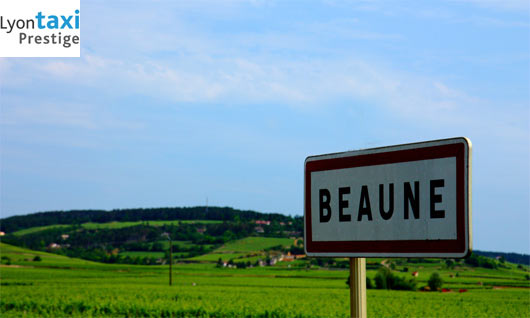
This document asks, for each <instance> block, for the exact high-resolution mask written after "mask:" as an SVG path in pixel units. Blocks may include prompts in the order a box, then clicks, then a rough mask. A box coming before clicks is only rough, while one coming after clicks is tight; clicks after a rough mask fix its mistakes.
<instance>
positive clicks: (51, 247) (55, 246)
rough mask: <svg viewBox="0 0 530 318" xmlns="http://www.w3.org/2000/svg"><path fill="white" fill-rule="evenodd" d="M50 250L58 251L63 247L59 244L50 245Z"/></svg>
mask: <svg viewBox="0 0 530 318" xmlns="http://www.w3.org/2000/svg"><path fill="white" fill-rule="evenodd" d="M48 248H49V249H58V248H61V245H59V244H57V243H50V245H48Z"/></svg>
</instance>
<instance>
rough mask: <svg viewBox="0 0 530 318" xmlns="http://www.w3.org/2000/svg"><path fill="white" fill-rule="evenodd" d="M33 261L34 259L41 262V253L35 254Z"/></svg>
mask: <svg viewBox="0 0 530 318" xmlns="http://www.w3.org/2000/svg"><path fill="white" fill-rule="evenodd" d="M33 261H34V262H40V261H42V258H41V257H40V256H39V255H37V256H35V257H34V258H33Z"/></svg>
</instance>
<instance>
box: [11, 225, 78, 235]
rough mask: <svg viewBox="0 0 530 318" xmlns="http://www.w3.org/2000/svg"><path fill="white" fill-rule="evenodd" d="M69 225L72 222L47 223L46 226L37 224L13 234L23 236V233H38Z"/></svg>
mask: <svg viewBox="0 0 530 318" xmlns="http://www.w3.org/2000/svg"><path fill="white" fill-rule="evenodd" d="M69 226H71V225H70V224H54V225H46V226H37V227H31V228H29V229H23V230H20V231H16V232H13V233H11V234H13V235H15V236H22V235H27V234H32V233H37V232H40V231H44V230H49V229H55V228H61V227H69Z"/></svg>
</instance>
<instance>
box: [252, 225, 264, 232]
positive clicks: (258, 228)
mask: <svg viewBox="0 0 530 318" xmlns="http://www.w3.org/2000/svg"><path fill="white" fill-rule="evenodd" d="M254 231H256V233H265V230H264V229H263V228H262V227H261V226H256V227H255V228H254Z"/></svg>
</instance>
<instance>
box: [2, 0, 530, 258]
mask: <svg viewBox="0 0 530 318" xmlns="http://www.w3.org/2000/svg"><path fill="white" fill-rule="evenodd" d="M529 10H530V8H529V4H528V2H527V1H428V2H418V1H415V2H412V1H410V2H408V1H320V2H317V1H183V2H177V1H163V0H160V1H82V4H81V42H82V48H81V58H20V59H15V58H4V59H0V106H1V109H0V114H1V116H0V124H1V157H0V159H1V183H0V194H1V197H0V209H1V216H2V217H7V216H10V215H15V214H26V213H31V212H37V211H47V210H68V209H113V208H133V207H160V206H195V205H204V204H205V201H206V198H208V200H209V204H210V205H217V206H232V207H235V208H239V209H254V210H257V211H262V212H281V213H285V214H290V215H302V214H303V205H302V199H303V192H302V184H303V162H304V159H305V158H306V157H307V156H309V155H315V154H322V153H329V152H339V151H345V150H352V149H360V148H370V147H378V146H385V145H392V144H400V143H409V142H416V141H424V140H431V139H441V138H447V137H455V136H466V137H468V138H470V139H471V141H472V142H473V236H474V238H473V241H474V248H476V249H482V250H500V251H507V252H512V251H513V252H523V253H529V252H530V236H529V232H530V218H529V214H530V213H529V212H530V194H529V192H530V185H529V180H530V169H529V162H530V156H529V152H530V151H529V149H530V137H529V136H530V128H529V122H530V113H529V108H530V62H529V55H530V54H529V53H530V43H529V42H530V40H529V39H530V31H529V30H530V18H529V16H530V15H529V12H530V11H529Z"/></svg>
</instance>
